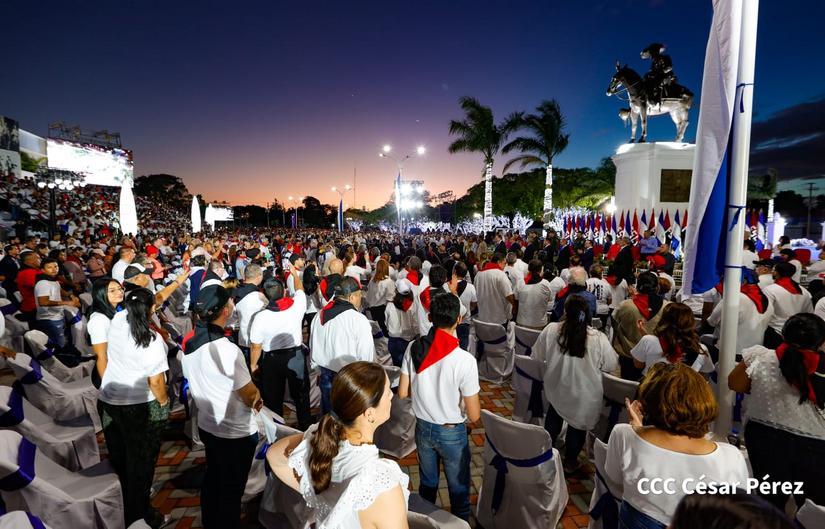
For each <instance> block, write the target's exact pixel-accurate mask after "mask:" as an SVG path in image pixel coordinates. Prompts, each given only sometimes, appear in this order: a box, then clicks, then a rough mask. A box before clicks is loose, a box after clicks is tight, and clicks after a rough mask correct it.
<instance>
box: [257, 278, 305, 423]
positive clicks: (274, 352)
mask: <svg viewBox="0 0 825 529" xmlns="http://www.w3.org/2000/svg"><path fill="white" fill-rule="evenodd" d="M290 276H291V277H293V285H294V288H295V295H294V296H292V297H288V296H286V292H285V289H284V285H283V283H281V282H280V281H279V280H278V279H276V278H274V277H268V278H267V279H266V280H265V281H264V282H263V291H264V294H265V295H266V297H267V300H268V303H267V305H266V308H265V309H264V310H262V311H261V312H259V313H258V314H256V315H255V317H254V318H253V319H252V324H251V326H250V328H249V341H250V348H249V358H250V370H251V371H252V373H256V372H258V375H257V376H258V380H259V382H258V385H259V387H260V388H261V394H262V396H263V399H264V404H266V407H267V408H269V409H270V410H272V411H274V412H275V413H277V414H279V415H281V416H283V414H284V390H285V389H286V386H287V384H288V385H289V394H290V395H291V396H292V400H293V402H295V412H296V415H297V416H298V427H299V428H300V429H301V430H306V429H307V428H308V427H309V425H310V424H311V423H312V418H311V416H310V413H309V376H308V374H309V373H308V370H307V366H306V357H305V356H304V350H303V346H302V339H303V337H302V329H303V321H304V313H305V312H306V307H307V297H306V294H305V293H304V285H303V283H302V282H301V277H300V275H299V274H298V273H297V271H295V270H294V269H293V270H292V273H291V274H290Z"/></svg>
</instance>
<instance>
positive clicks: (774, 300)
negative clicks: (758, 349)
mask: <svg viewBox="0 0 825 529" xmlns="http://www.w3.org/2000/svg"><path fill="white" fill-rule="evenodd" d="M795 273H796V267H795V266H794V265H793V264H791V263H788V262H780V263H777V264H776V266H775V267H774V269H773V279H774V284H772V285H768V286H767V287H765V288H764V289H763V292H764V293H765V296H767V298H768V300H770V303H771V305H773V309H774V312H773V317H772V318H771V321H770V323H768V329H767V331H765V347H767V348H768V349H775V348H776V347H778V346H779V345H780V344H781V343H782V327H783V326H784V325H785V322H786V321H788V318H790V317H791V316H793V315H795V314H800V313H803V312H813V311H814V306H813V302H812V301H811V293H810V292H808V290H807V289H805V287H803V286H802V285H800V284H799V283H797V282H796V281H795V280H794V279H793V277H794V274H795Z"/></svg>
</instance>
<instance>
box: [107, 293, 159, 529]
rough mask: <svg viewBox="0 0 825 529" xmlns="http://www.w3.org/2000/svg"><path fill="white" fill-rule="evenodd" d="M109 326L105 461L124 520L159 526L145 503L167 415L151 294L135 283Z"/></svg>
mask: <svg viewBox="0 0 825 529" xmlns="http://www.w3.org/2000/svg"><path fill="white" fill-rule="evenodd" d="M124 308H125V310H124V311H122V312H119V313H118V314H116V315H115V317H114V318H112V321H111V324H110V326H109V337H108V347H107V357H108V358H107V360H108V362H107V365H106V370H105V372H104V374H103V381H102V382H101V385H100V395H99V396H98V409H99V412H100V419H101V422H102V423H103V435H104V436H105V438H106V446H107V448H108V450H109V461H111V463H112V467H114V469H115V472H117V475H118V478H119V479H120V485H121V488H122V490H123V504H124V511H125V517H126V524H127V525H129V524H131V523H133V522H135V521H136V520H139V519H141V518H142V519H144V520H145V521H146V522H147V523H148V524H149V525H150V526H151V527H159V526H160V524H161V523H162V521H163V515H161V514H160V512H158V511H157V510H155V509H152V508H151V507H150V505H149V491H150V489H151V487H152V479H153V477H154V474H155V462H156V461H157V458H158V452H160V437H161V434H162V433H163V430H164V428H165V427H166V423H167V422H168V419H169V398H168V396H167V394H166V381H165V377H164V373H165V372H166V371H168V370H169V364H168V363H167V360H166V345H165V344H164V342H163V338H161V336H160V335H159V334H158V333H157V332H156V331H153V330H152V328H151V316H152V312H153V310H154V309H155V295H154V294H153V293H152V292H150V291H149V290H147V289H145V288H136V289H134V290H132V291H130V292H129V293H128V295H126V298H125V300H124Z"/></svg>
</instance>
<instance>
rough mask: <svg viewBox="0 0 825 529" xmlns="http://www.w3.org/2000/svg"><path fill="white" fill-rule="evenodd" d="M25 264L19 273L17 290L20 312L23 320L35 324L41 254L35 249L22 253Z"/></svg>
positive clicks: (21, 258) (21, 257)
mask: <svg viewBox="0 0 825 529" xmlns="http://www.w3.org/2000/svg"><path fill="white" fill-rule="evenodd" d="M20 261H21V262H22V263H23V266H22V267H21V268H20V271H19V272H18V273H17V290H18V291H20V296H21V298H22V300H21V301H20V314H21V315H22V316H23V321H26V322H28V323H30V324H34V321H35V315H36V313H37V303H36V301H35V299H34V286H35V285H36V284H37V276H38V275H40V254H39V253H37V252H33V251H28V252H23V253H21V254H20Z"/></svg>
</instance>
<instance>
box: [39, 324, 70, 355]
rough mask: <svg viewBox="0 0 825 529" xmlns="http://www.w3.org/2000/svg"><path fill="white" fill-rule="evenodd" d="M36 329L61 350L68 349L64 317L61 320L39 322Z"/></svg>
mask: <svg viewBox="0 0 825 529" xmlns="http://www.w3.org/2000/svg"><path fill="white" fill-rule="evenodd" d="M36 327H37V328H38V329H39V330H40V331H42V332H44V333H45V334H46V336H48V337H49V339H50V340H51V341H53V342H54V343H56V344H57V345H58V346H59V347H60V348H61V349H62V348H64V347H66V322H65V321H64V320H63V318H62V317H61V318H60V319H59V320H37V323H36Z"/></svg>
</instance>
